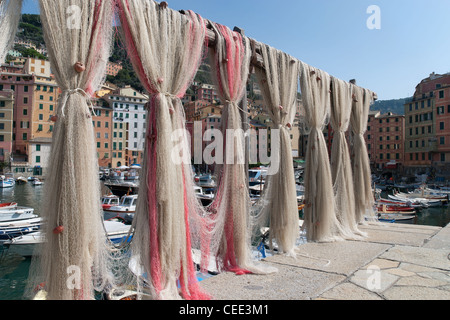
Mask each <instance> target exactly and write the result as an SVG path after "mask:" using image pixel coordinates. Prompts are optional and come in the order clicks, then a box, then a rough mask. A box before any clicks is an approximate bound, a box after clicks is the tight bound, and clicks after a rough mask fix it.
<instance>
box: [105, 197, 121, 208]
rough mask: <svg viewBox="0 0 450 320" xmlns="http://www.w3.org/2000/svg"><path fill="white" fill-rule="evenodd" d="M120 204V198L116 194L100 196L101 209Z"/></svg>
mask: <svg viewBox="0 0 450 320" xmlns="http://www.w3.org/2000/svg"><path fill="white" fill-rule="evenodd" d="M119 204H120V198H119V197H118V196H116V195H113V194H111V195H105V196H103V197H102V208H103V210H106V209H109V208H111V207H112V206H117V205H119Z"/></svg>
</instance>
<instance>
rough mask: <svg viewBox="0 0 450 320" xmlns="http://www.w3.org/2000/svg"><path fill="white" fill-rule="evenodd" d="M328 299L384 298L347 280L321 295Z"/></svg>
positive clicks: (321, 297)
mask: <svg viewBox="0 0 450 320" xmlns="http://www.w3.org/2000/svg"><path fill="white" fill-rule="evenodd" d="M320 299H327V300H383V298H381V297H380V296H379V295H377V294H375V293H373V292H370V291H368V290H365V289H363V288H361V287H359V286H357V285H355V284H353V283H350V282H345V283H341V284H338V285H337V286H336V287H334V288H332V289H330V290H328V291H327V292H325V293H324V294H322V295H321V296H320Z"/></svg>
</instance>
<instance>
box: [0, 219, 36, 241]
mask: <svg viewBox="0 0 450 320" xmlns="http://www.w3.org/2000/svg"><path fill="white" fill-rule="evenodd" d="M42 224H43V220H42V218H40V217H37V218H32V219H25V220H17V221H12V222H1V223H0V243H3V242H5V241H8V240H11V239H14V238H17V237H19V236H23V235H27V234H29V233H32V232H36V231H38V230H39V229H40V228H41V226H42Z"/></svg>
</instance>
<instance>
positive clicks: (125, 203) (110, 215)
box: [103, 194, 138, 220]
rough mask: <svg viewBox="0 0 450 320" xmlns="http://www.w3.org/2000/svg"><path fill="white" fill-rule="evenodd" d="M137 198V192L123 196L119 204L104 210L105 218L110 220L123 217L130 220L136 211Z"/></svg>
mask: <svg viewBox="0 0 450 320" xmlns="http://www.w3.org/2000/svg"><path fill="white" fill-rule="evenodd" d="M137 198H138V195H137V194H134V195H128V196H124V197H122V202H121V203H120V204H119V205H117V206H112V207H110V208H108V209H104V210H103V213H104V219H105V220H110V219H114V218H122V219H125V220H129V219H130V217H131V219H132V217H133V216H134V213H135V212H136V205H137Z"/></svg>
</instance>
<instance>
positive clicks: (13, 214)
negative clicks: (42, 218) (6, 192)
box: [0, 204, 38, 223]
mask: <svg viewBox="0 0 450 320" xmlns="http://www.w3.org/2000/svg"><path fill="white" fill-rule="evenodd" d="M37 217H38V216H37V215H35V214H34V209H33V208H27V207H18V206H17V204H16V205H15V206H14V205H12V206H10V207H4V208H0V223H2V222H9V223H11V222H17V221H19V220H28V219H34V218H37Z"/></svg>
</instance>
